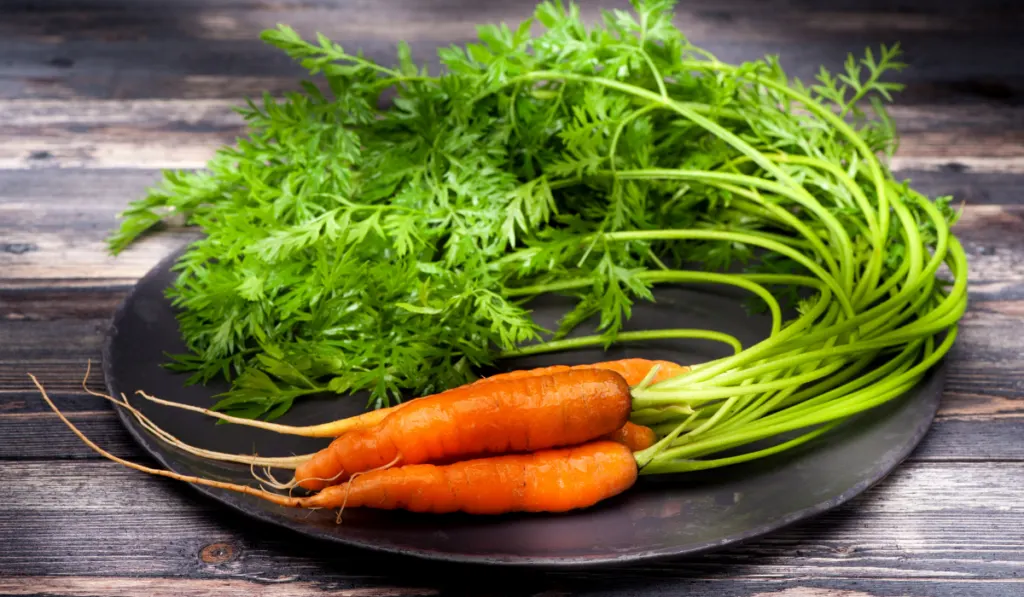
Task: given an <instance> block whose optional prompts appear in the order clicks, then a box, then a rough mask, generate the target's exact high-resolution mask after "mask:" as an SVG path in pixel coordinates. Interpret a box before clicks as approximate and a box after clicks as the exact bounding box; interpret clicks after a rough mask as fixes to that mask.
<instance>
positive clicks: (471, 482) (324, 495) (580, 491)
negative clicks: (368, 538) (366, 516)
mask: <svg viewBox="0 0 1024 597" xmlns="http://www.w3.org/2000/svg"><path fill="white" fill-rule="evenodd" d="M636 478H637V465H636V460H635V459H634V458H633V452H632V451H630V449H629V448H627V447H626V446H623V445H622V444H619V443H617V442H610V441H595V442H590V443H587V444H583V445H580V446H574V447H570V448H559V449H548V450H538V451H536V452H532V453H529V454H505V455H501V456H491V457H488V458H478V459H473V460H462V461H459V462H455V463H452V464H448V465H443V466H438V465H433V464H413V465H406V466H402V467H398V468H390V469H385V470H377V471H371V472H368V473H364V474H361V475H359V476H357V477H356V478H354V479H352V480H351V481H349V482H347V483H341V484H339V485H332V486H330V487H328V488H326V489H324V490H323V491H321V492H320V493H318V494H316V495H314V496H311V497H308V498H299V499H300V504H301V505H302V506H303V507H314V508H339V507H366V508H378V509H384V510H394V509H402V510H411V511H413V512H431V513H435V514H443V513H448V512H467V513H469V514H503V513H507V512H565V511H567V510H573V509H576V508H585V507H588V506H592V505H594V504H596V503H598V502H600V501H601V500H604V499H607V498H610V497H612V496H615V495H618V494H619V493H622V492H623V491H625V490H626V489H629V488H630V487H631V486H632V485H633V483H635V482H636ZM301 500H304V501H301Z"/></svg>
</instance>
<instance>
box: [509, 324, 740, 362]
mask: <svg viewBox="0 0 1024 597" xmlns="http://www.w3.org/2000/svg"><path fill="white" fill-rule="evenodd" d="M674 339H700V340H712V341H715V342H722V343H724V344H728V345H729V346H730V347H731V348H732V349H733V351H734V352H735V354H739V353H740V352H741V351H742V350H743V344H742V343H741V342H740V341H739V340H737V339H736V338H735V337H733V336H730V335H729V334H725V333H722V332H716V331H714V330H696V329H673V330H649V331H642V332H620V333H618V334H616V335H615V338H614V339H613V341H614V342H634V341H644V340H674ZM607 343H608V338H607V337H605V336H601V335H592V336H581V337H579V338H566V339H564V340H551V341H549V342H544V343H542V344H533V345H530V346H523V347H521V348H516V349H515V350H509V351H506V352H504V353H502V354H501V355H500V358H511V357H521V356H528V355H535V354H545V353H549V352H558V351H561V350H570V349H574V348H586V347H588V346H604V345H605V344H607Z"/></svg>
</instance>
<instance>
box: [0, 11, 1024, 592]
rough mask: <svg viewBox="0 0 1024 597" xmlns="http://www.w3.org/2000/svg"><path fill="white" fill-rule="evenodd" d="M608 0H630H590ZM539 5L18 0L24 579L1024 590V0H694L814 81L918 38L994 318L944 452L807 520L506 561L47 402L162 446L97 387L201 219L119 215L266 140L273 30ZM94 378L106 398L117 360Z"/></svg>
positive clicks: (464, 32) (977, 294)
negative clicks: (718, 545) (623, 555)
mask: <svg viewBox="0 0 1024 597" xmlns="http://www.w3.org/2000/svg"><path fill="white" fill-rule="evenodd" d="M582 4H583V6H584V11H585V12H587V14H591V15H592V14H594V12H595V11H596V10H597V9H598V8H599V7H619V6H621V5H623V4H625V2H624V1H623V0H608V1H607V2H600V3H599V2H594V1H587V2H583V3H582ZM532 6H533V2H532V1H527V0H503V1H500V2H499V1H495V0H486V1H470V0H426V1H417V0H379V1H373V0H337V1H330V0H284V1H280V2H278V1H275V2H270V1H267V0H171V1H166V2H154V1H152V0H133V1H128V0H54V1H51V2H46V3H38V2H33V1H31V0H6V1H5V0H0V595H66V596H76V597H77V596H92V595H113V596H121V595H125V596H127V595H153V596H157V597H163V596H167V597H170V596H177V595H187V596H192V595H195V596H200V595H201V596H207V595H217V596H225V597H230V596H234V595H244V596H250V595H259V596H267V597H293V596H304V595H346V596H351V597H370V596H373V597H384V596H413V595H524V596H525V595H532V596H536V597H555V596H565V595H582V594H587V595H643V596H650V597H654V596H661V595H665V596H668V595H720V596H723V597H754V596H757V597H881V596H887V597H888V596H896V595H900V596H912V597H945V596H959V595H977V596H992V597H996V596H998V597H1003V596H1007V597H1012V596H1014V595H1024V555H1022V554H1024V66H1022V65H1024V5H1021V4H1020V3H1019V2H1015V1H1012V0H1005V1H1001V0H985V1H980V2H968V1H967V0H959V1H958V2H947V3H937V2H930V1H928V0H901V1H900V2H887V1H883V0H841V1H837V2H824V1H822V0H764V1H756V0H693V1H689V2H687V1H681V2H680V3H679V5H678V10H677V12H678V14H679V20H680V24H681V26H682V27H683V28H684V30H685V31H686V32H687V33H688V34H689V36H690V37H691V38H692V39H693V40H695V41H697V42H698V43H700V44H702V45H705V46H706V47H708V48H710V49H711V50H712V51H714V52H716V53H718V54H719V55H720V56H721V57H723V58H725V59H729V60H743V59H752V58H757V57H760V56H762V55H763V54H765V53H778V54H779V55H780V57H781V59H782V62H783V64H784V65H785V66H786V67H787V68H788V69H790V70H791V71H792V72H793V73H795V74H796V75H798V76H801V77H804V78H807V77H810V76H811V75H812V74H813V72H814V71H815V70H816V68H817V67H818V65H820V64H824V65H826V66H829V67H834V66H835V65H837V64H838V63H840V62H841V61H842V60H843V59H844V58H845V55H846V53H847V52H851V51H852V52H857V53H859V52H860V51H862V49H863V48H864V47H865V46H866V45H877V44H878V43H883V42H884V43H892V42H894V41H899V42H901V44H902V46H903V47H904V49H905V51H906V56H905V59H906V61H907V62H908V63H909V64H910V66H909V68H908V69H907V70H906V71H905V73H904V76H903V77H902V78H903V79H904V80H905V81H906V82H907V84H908V86H907V89H906V91H904V92H903V93H902V94H901V95H900V96H899V98H898V103H897V106H896V107H895V108H894V109H893V114H894V117H895V118H896V123H897V127H898V128H899V130H900V132H901V138H902V141H901V146H900V150H899V152H898V154H897V156H896V158H895V160H894V164H893V166H894V168H895V169H896V170H897V171H898V173H899V174H900V176H902V177H904V178H908V179H910V180H911V182H912V184H913V185H914V186H915V188H918V189H919V190H921V191H923V192H925V193H926V194H928V195H930V196H938V195H946V194H948V195H953V196H954V197H955V198H956V199H957V200H958V202H963V204H964V212H963V217H962V219H961V221H960V223H959V224H958V225H957V227H956V229H955V232H956V233H957V235H958V236H959V237H960V238H961V240H962V241H963V242H964V244H965V246H966V247H967V250H968V256H969V262H970V268H969V282H970V308H969V311H968V313H967V314H966V316H965V317H964V320H963V331H962V337H961V339H960V341H959V342H958V344H957V347H956V349H955V352H954V354H953V355H952V357H951V371H950V375H949V381H948V384H947V390H946V393H945V395H944V397H943V402H942V406H941V410H940V412H939V415H938V418H937V419H936V422H935V425H934V426H933V428H932V430H931V431H930V433H929V435H928V436H927V437H926V439H925V440H924V442H923V443H922V444H921V446H920V447H919V448H918V450H916V451H915V452H914V454H912V455H911V457H910V458H909V459H908V461H907V462H906V463H904V465H902V466H901V467H899V468H898V469H897V470H896V471H894V472H893V473H892V475H890V476H889V477H888V478H887V479H885V480H884V481H883V482H881V483H880V484H878V485H877V486H876V487H874V488H872V489H871V490H869V491H868V492H867V493H865V494H864V495H863V496H861V497H859V498H857V499H855V500H854V501H853V502H851V503H849V504H848V505H846V506H844V507H842V508H839V509H837V510H834V511H832V512H829V513H828V514H826V515H824V516H822V517H820V518H818V519H816V520H814V521H810V522H808V523H805V524H801V525H798V526H795V527H791V528H789V529H786V530H783V531H781V532H779V533H776V534H773V535H771V536H769V537H766V538H763V539H760V540H756V541H751V542H749V543H747V544H744V545H741V546H738V547H735V548H731V549H728V550H725V551H722V552H719V553H716V554H711V555H708V556H704V557H699V558H691V559H687V560H682V561H667V562H662V563H658V564H656V565H643V566H633V567H627V568H619V569H609V570H597V571H587V572H571V571H516V572H507V571H493V570H487V571H484V572H485V574H486V578H487V582H486V583H479V582H472V581H470V580H468V579H467V569H465V568H460V567H453V566H450V565H441V564H435V563H424V562H419V561H415V560H409V559H403V558H392V557H386V558H385V557H381V556H379V555H376V554H373V553H368V552H363V551H358V550H350V549H344V548H340V547H338V546H334V545H324V544H310V543H308V542H307V541H305V540H303V539H301V538H297V537H296V536H294V535H292V534H290V533H288V532H284V531H282V530H280V529H277V528H274V527H270V526H267V525H264V524H259V523H255V522H253V521H252V520H250V519H248V518H245V517H243V516H241V515H238V514H236V513H233V512H230V511H227V510H225V509H224V508H222V507H220V506H219V505H218V504H215V503H213V502H211V501H209V500H206V499H202V498H200V496H198V494H196V493H195V492H194V491H193V490H192V489H191V488H189V487H187V486H183V485H182V484H180V483H175V482H171V481H166V480H163V479H154V478H150V477H147V476H144V475H141V474H140V473H135V472H133V471H128V470H125V469H124V468H122V467H120V466H118V465H116V464H113V463H110V462H107V461H104V460H100V459H98V458H97V457H96V455H95V454H93V453H92V452H90V451H89V450H88V448H86V447H85V446H84V445H82V443H81V442H80V441H79V440H78V439H77V438H75V437H74V436H73V435H72V434H71V433H70V432H69V431H67V430H66V429H65V428H64V427H63V426H62V425H61V424H60V422H59V421H58V420H57V419H56V417H55V416H54V415H53V414H52V413H50V412H49V410H48V409H47V408H46V406H45V404H43V403H42V401H41V400H40V399H39V397H38V394H37V393H36V392H35V390H34V387H33V386H32V385H31V381H30V380H29V379H28V377H27V375H26V374H27V373H28V372H32V373H34V374H36V375H37V376H38V377H39V378H40V379H41V381H42V382H43V383H45V384H46V385H47V387H48V388H49V389H50V391H51V393H52V395H53V397H54V398H55V399H56V400H57V401H58V403H59V405H60V406H61V407H62V408H63V409H65V410H66V411H67V412H68V413H70V416H71V417H72V419H73V420H74V421H75V422H76V423H77V424H79V425H80V426H81V427H82V429H83V430H84V431H85V432H86V433H88V434H89V435H90V436H91V437H92V438H94V439H95V440H96V441H98V442H99V443H100V444H102V445H103V446H105V447H107V448H109V449H110V450H111V451H112V452H114V453H115V454H117V455H119V456H123V457H128V458H132V459H136V460H139V461H140V462H146V461H147V457H146V455H145V454H143V453H142V452H141V450H140V449H139V448H138V447H137V446H136V445H135V444H134V443H133V442H132V441H131V439H130V437H129V436H128V434H127V433H126V432H125V431H124V430H123V429H122V428H121V426H120V424H119V423H118V422H117V419H116V417H115V416H114V414H113V412H112V411H111V410H110V409H109V408H108V407H107V406H106V405H105V404H104V403H103V402H102V401H99V400H98V399H96V398H93V397H90V396H88V395H86V394H85V393H84V392H82V390H81V382H82V375H83V374H84V372H85V366H86V362H87V361H88V360H90V359H91V360H92V362H93V363H94V364H96V363H98V362H99V358H100V353H99V351H100V344H101V341H102V333H103V331H104V329H105V326H106V325H107V322H108V321H109V318H110V316H111V315H112V313H113V310H114V309H115V308H116V306H117V304H118V303H119V302H120V300H121V299H122V298H123V297H124V296H125V295H126V293H127V292H128V291H129V290H130V288H131V286H132V284H133V283H134V282H135V280H137V279H138V278H139V277H140V276H141V275H143V274H144V273H145V272H146V271H147V270H148V269H149V268H150V267H152V266H153V265H154V264H155V263H156V262H157V261H159V260H160V259H161V258H162V257H163V256H165V255H166V254H167V253H168V252H170V251H172V250H173V249H174V248H176V247H177V246H179V245H180V244H181V243H182V242H185V241H186V240H187V239H188V238H189V237H190V236H189V234H188V233H180V234H179V233H176V234H170V235H164V236H159V237H155V238H150V239H147V240H145V241H144V242H142V243H140V244H139V245H138V246H136V247H133V248H131V249H130V250H128V251H127V252H126V253H125V254H124V255H122V256H121V257H119V258H117V259H112V258H110V257H109V256H107V255H106V253H105V251H104V245H103V242H104V239H105V238H106V236H107V234H108V233H109V231H110V230H111V229H112V228H113V227H114V226H115V225H116V219H115V218H116V214H117V213H118V212H119V211H120V210H121V209H123V208H124V207H125V205H126V204H127V202H128V201H130V200H132V199H135V198H137V197H139V196H140V195H141V194H142V193H143V192H144V191H145V189H146V188H147V187H148V186H150V185H152V184H154V183H155V182H156V181H157V180H158V179H159V177H160V171H161V169H162V168H199V167H202V165H203V164H204V161H205V160H206V159H207V158H208V157H209V156H210V155H211V154H212V152H213V150H214V149H216V147H217V146H218V145H220V144H222V143H226V142H231V141H232V140H233V139H234V138H235V136H236V135H238V134H240V133H241V132H242V130H243V129H242V128H241V126H240V121H239V119H238V118H237V117H236V116H235V115H234V114H233V113H232V111H231V107H232V106H234V105H237V104H239V103H240V102H241V101H242V100H243V98H244V97H245V96H247V95H254V94H260V93H262V92H264V91H269V92H271V93H279V92H281V91H284V90H288V89H293V88H295V86H296V83H297V80H298V79H297V77H299V76H301V73H300V72H299V70H298V69H297V68H296V67H295V65H294V64H292V63H290V62H289V61H288V60H287V59H285V58H284V57H282V56H281V55H280V54H279V53H277V52H276V51H275V50H273V49H272V48H268V47H266V46H265V45H263V44H262V43H261V42H259V40H258V39H256V35H257V34H258V33H259V31H260V30H262V29H264V28H267V27H272V26H274V25H275V24H276V23H278V22H282V23H288V24H290V25H292V26H294V27H296V28H297V29H298V30H299V31H300V32H302V33H304V34H310V33H312V32H313V31H315V30H320V31H323V32H324V33H326V34H327V35H329V36H331V37H332V38H334V39H335V40H336V41H339V42H340V43H342V44H344V45H345V46H346V47H349V48H356V47H359V48H362V49H364V50H365V51H366V53H367V54H368V55H370V56H371V57H374V58H377V59H381V60H389V59H390V57H391V56H392V52H393V48H394V44H395V42H396V41H397V40H398V39H406V40H408V41H409V42H410V43H411V45H412V47H413V51H414V54H415V55H416V56H417V57H418V58H420V59H426V60H432V55H433V52H434V51H435V49H436V48H437V47H438V46H440V45H446V44H449V43H452V42H461V41H466V40H467V39H468V38H469V37H470V36H471V35H472V34H473V25H474V24H475V23H477V22H480V21H494V20H506V21H510V22H512V21H516V20H518V19H519V18H521V17H523V16H525V15H526V14H528V13H529V11H530V10H531V8H532ZM89 385H90V387H93V388H95V389H100V388H101V383H100V379H99V376H98V374H96V373H94V375H93V377H92V379H91V380H89Z"/></svg>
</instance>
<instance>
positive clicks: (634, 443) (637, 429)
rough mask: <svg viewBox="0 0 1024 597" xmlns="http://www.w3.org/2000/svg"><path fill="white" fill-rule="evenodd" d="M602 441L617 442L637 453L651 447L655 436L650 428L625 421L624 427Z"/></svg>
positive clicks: (655, 438)
mask: <svg viewBox="0 0 1024 597" xmlns="http://www.w3.org/2000/svg"><path fill="white" fill-rule="evenodd" d="M602 439H607V440H610V441H613V442H619V443H620V444H622V445H624V446H626V447H627V448H629V449H630V450H632V451H634V452H639V451H640V450H646V449H647V448H650V447H651V446H653V445H654V442H655V441H656V440H657V435H656V434H655V433H654V430H653V429H651V428H650V427H644V426H643V425H637V424H636V423H632V422H629V421H627V422H626V424H625V425H623V426H622V427H619V428H618V429H616V430H615V431H613V432H611V433H609V434H608V435H605V436H604V437H603V438H602Z"/></svg>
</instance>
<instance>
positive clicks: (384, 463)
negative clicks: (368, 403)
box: [30, 359, 689, 516]
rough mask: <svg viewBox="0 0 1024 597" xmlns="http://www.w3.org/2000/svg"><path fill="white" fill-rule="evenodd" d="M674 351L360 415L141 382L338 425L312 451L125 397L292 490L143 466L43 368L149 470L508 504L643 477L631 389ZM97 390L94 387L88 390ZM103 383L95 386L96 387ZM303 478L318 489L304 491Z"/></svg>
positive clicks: (620, 486)
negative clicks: (262, 445) (245, 443)
mask: <svg viewBox="0 0 1024 597" xmlns="http://www.w3.org/2000/svg"><path fill="white" fill-rule="evenodd" d="M688 370H689V368H687V367H684V366H681V365H678V364H675V363H671V362H668V361H652V360H646V359H624V360H617V361H607V362H601V363H594V364H590V365H577V366H565V365H558V366H553V367H544V368H539V369H529V370H518V371H513V372H510V373H504V374H499V375H495V376H492V377H487V378H483V379H480V380H478V381H475V382H472V383H469V384H467V385H463V386H460V387H457V388H453V389H450V390H447V391H444V392H441V393H438V394H434V395H430V396H425V397H422V398H417V399H415V400H411V401H408V402H404V403H401V404H399V405H398V406H395V407H391V408H386V409H379V410H375V411H370V412H367V413H364V414H361V415H358V416H355V417H351V418H347V419H342V420H338V421H332V422H329V423H325V424H321V425H316V426H310V427H292V426H287V425H281V424H275V423H268V422H262V421H253V420H249V419H239V418H235V417H231V416H229V415H224V414H222V413H218V412H215V411H210V410H207V409H202V408H199V407H194V406H190V405H182V404H177V403H173V402H168V401H165V400H161V399H159V398H155V397H153V396H149V395H147V394H144V393H141V392H140V394H141V395H143V396H144V397H145V398H147V399H149V400H153V401H156V402H159V403H161V404H166V405H171V406H175V407H180V408H185V409H189V410H196V411H200V412H202V413H204V414H208V415H210V416H214V417H218V418H221V419H224V420H227V421H230V422H233V423H237V424H243V425H249V426H253V427H259V428H264V429H269V430H271V431H276V432H279V433H286V434H293V435H304V436H309V437H334V438H335V439H334V440H333V441H332V442H331V443H330V444H329V445H328V446H326V447H325V448H323V449H322V450H320V451H319V452H316V453H314V454H309V455H304V456H296V457H286V458H259V457H256V456H246V455H240V454H226V453H220V452H212V451H209V450H203V449H200V448H197V447H195V446H190V445H188V444H185V443H184V442H182V441H181V440H179V439H177V438H175V437H173V436H171V435H170V434H168V433H167V432H166V431H164V430H162V429H160V428H159V427H157V426H156V425H155V424H154V423H153V422H152V421H151V420H150V419H148V418H146V416H145V415H143V414H142V413H141V412H140V411H139V410H138V409H136V408H134V407H133V406H132V405H131V404H129V403H128V401H127V399H125V398H124V397H122V400H120V401H119V400H117V399H116V398H113V397H110V396H105V395H102V394H98V395H100V396H103V397H104V398H107V399H109V400H112V401H114V402H116V403H118V404H120V405H121V406H123V407H125V408H127V409H129V411H130V412H131V413H132V414H133V415H134V416H135V417H136V418H137V419H138V420H139V421H140V422H141V423H142V425H143V426H144V427H145V428H146V429H148V430H150V431H151V432H153V433H154V434H156V435H157V436H158V437H160V438H161V439H163V440H165V441H167V442H169V443H171V444H173V445H175V446H177V447H179V448H181V449H184V450H186V451H189V452H192V453H194V454H197V455H200V456H204V457H208V458H212V459H216V460H223V461H231V462H240V463H246V464H249V465H250V466H257V465H260V466H264V467H268V468H269V467H276V468H290V469H293V470H294V474H293V478H292V479H291V480H290V481H289V482H287V483H281V482H278V481H275V480H272V479H265V481H266V482H268V483H270V484H271V485H273V486H275V487H278V488H280V489H288V490H289V491H288V494H287V495H285V494H281V493H274V492H271V491H268V490H266V489H263V488H256V487H251V486H247V485H239V484H232V483H225V482H221V481H215V480H210V479H203V478H200V477H194V476H187V475H180V474H177V473H174V472H172V471H167V470H162V469H155V468H150V467H145V466H142V465H139V464H136V463H133V462H129V461H126V460H124V459H121V458H118V457H116V456H114V455H112V454H110V453H109V452H107V451H105V450H103V449H102V448H100V447H99V446H97V445H96V444H95V443H93V442H92V441H91V440H89V439H88V438H87V437H86V436H85V435H84V434H82V432H81V431H80V430H78V429H77V428H76V427H75V426H74V425H73V424H72V423H71V422H70V421H68V420H67V418H65V417H64V416H63V414H61V412H60V411H59V410H58V409H57V407H56V406H55V405H54V404H53V402H52V401H51V400H50V398H49V396H47V394H46V391H45V389H44V388H43V386H42V385H41V384H40V383H39V381H38V380H36V378H35V377H34V376H31V375H30V376H31V377H32V380H33V381H34V382H35V384H36V387H37V388H39V390H40V392H41V393H42V396H43V399H44V400H45V401H46V402H47V404H49V406H50V407H51V408H52V409H53V410H54V411H55V412H56V413H57V415H58V416H59V417H60V418H61V420H62V421H63V422H64V423H65V424H67V425H68V426H69V427H70V428H71V430H72V431H74V433H75V434H76V435H78V437H79V438H81V439H82V440H83V441H84V442H85V443H86V444H87V445H89V446H90V447H91V448H92V449H94V450H96V451H97V452H98V453H100V454H101V455H103V456H104V457H106V458H108V459H110V460H113V461H115V462H119V463H121V464H123V465H125V466H128V467H130V468H133V469H136V470H139V471H143V472H146V473H150V474H154V475H160V476H164V477H170V478H173V479H177V480H180V481H185V482H189V483H195V484H200V485H206V486H210V487H217V488H221V489H227V490H231V491H237V492H240V493H245V494H248V495H252V496H256V497H259V498H262V499H265V500H267V501H270V502H273V503H275V504H278V505H281V506H287V507H296V508H322V509H339V516H340V511H341V510H342V509H344V508H346V507H348V508H353V507H366V508H377V509H386V510H391V509H403V510H410V511H414V512H429V513H449V512H458V511H461V512H466V513H470V514H503V513H510V512H564V511H568V510H574V509H579V508H586V507H590V506H593V505H595V504H597V503H598V502H600V501H602V500H605V499H608V498H611V497H613V496H616V495H618V494H620V493H622V492H624V491H626V490H627V489H629V488H630V487H632V486H633V484H634V483H635V482H636V479H637V477H638V474H639V468H640V464H638V460H637V458H636V457H635V452H638V451H642V450H645V449H648V448H651V447H652V446H653V445H654V444H655V440H656V436H655V433H654V431H652V430H651V429H650V428H648V427H644V426H642V425H637V424H634V423H632V422H630V420H629V418H630V414H631V412H632V395H631V392H632V389H633V388H635V387H641V386H646V385H649V384H652V383H657V382H659V381H663V380H666V379H669V378H672V377H675V376H677V375H680V374H683V373H685V372H687V371H688ZM90 393H94V392H90ZM94 394H95V393H94ZM296 487H301V488H302V489H304V490H306V492H307V493H308V495H303V496H294V495H292V493H293V491H292V490H293V489H294V488H296Z"/></svg>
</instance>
